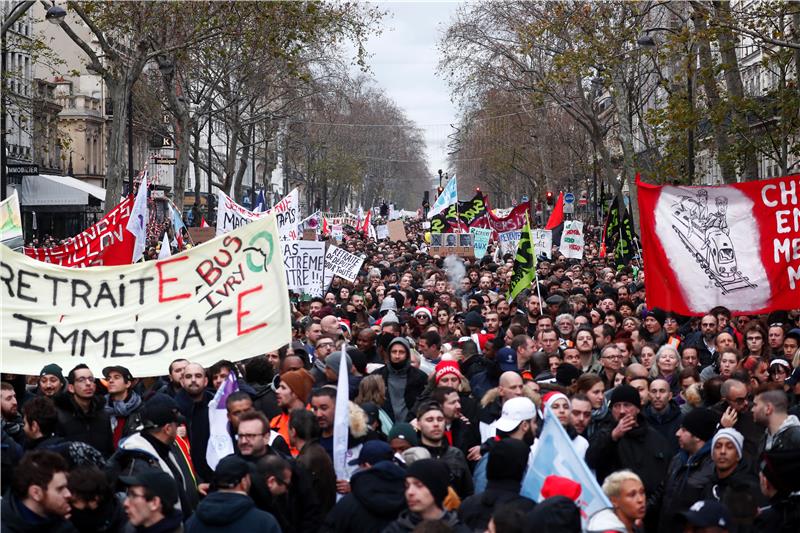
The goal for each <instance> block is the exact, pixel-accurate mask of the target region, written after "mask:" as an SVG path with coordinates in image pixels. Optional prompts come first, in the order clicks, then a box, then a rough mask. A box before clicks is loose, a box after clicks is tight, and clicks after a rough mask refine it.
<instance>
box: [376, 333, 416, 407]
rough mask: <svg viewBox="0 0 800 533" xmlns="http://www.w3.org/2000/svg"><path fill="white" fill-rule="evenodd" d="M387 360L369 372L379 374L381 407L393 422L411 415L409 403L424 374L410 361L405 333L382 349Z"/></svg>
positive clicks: (412, 405) (410, 403) (409, 348)
mask: <svg viewBox="0 0 800 533" xmlns="http://www.w3.org/2000/svg"><path fill="white" fill-rule="evenodd" d="M386 351H387V353H388V361H387V362H388V364H386V365H384V366H382V367H381V368H378V369H377V370H375V371H374V372H373V373H372V374H373V375H378V376H380V377H381V378H383V382H384V384H385V385H386V401H385V402H384V404H383V406H382V407H383V410H384V411H386V413H387V414H388V415H389V416H390V417H391V418H392V420H393V421H395V422H409V421H411V419H413V418H414V413H413V407H414V404H415V403H416V401H417V398H418V397H419V396H420V395H421V394H422V392H423V391H424V390H425V386H426V385H427V383H428V376H426V375H425V372H423V371H422V370H420V369H419V368H415V367H413V366H412V365H411V345H410V344H409V342H408V340H407V339H406V338H405V337H395V338H394V339H392V341H391V342H389V345H388V346H387V349H386Z"/></svg>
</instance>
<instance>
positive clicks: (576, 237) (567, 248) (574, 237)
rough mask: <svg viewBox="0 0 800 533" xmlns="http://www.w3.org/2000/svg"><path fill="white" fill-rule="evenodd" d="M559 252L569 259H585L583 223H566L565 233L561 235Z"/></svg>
mask: <svg viewBox="0 0 800 533" xmlns="http://www.w3.org/2000/svg"><path fill="white" fill-rule="evenodd" d="M559 251H560V252H561V253H562V254H563V255H564V257H566V258H567V259H582V258H583V222H581V221H579V220H566V221H564V232H563V233H562V234H561V246H560V247H559Z"/></svg>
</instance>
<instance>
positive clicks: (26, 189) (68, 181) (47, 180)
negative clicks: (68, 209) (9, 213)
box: [18, 174, 106, 206]
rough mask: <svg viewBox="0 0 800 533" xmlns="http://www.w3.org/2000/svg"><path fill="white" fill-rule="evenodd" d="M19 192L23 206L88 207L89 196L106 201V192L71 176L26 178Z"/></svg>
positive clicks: (42, 175) (44, 175) (47, 175)
mask: <svg viewBox="0 0 800 533" xmlns="http://www.w3.org/2000/svg"><path fill="white" fill-rule="evenodd" d="M18 190H19V203H20V205H22V206H45V205H87V204H88V203H89V196H93V197H95V198H97V199H98V200H100V201H105V199H106V190H105V189H103V188H102V187H98V186H96V185H92V184H90V183H86V182H85V181H81V180H79V179H76V178H73V177H71V176H53V175H50V174H39V175H38V176H25V177H24V178H22V185H21V186H20V187H19V188H18Z"/></svg>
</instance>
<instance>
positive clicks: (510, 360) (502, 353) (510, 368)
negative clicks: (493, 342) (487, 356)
mask: <svg viewBox="0 0 800 533" xmlns="http://www.w3.org/2000/svg"><path fill="white" fill-rule="evenodd" d="M495 359H497V364H498V365H499V366H500V370H501V371H502V372H515V371H516V370H517V352H515V351H514V350H512V349H511V348H509V347H505V348H500V349H499V350H498V351H497V355H496V356H495Z"/></svg>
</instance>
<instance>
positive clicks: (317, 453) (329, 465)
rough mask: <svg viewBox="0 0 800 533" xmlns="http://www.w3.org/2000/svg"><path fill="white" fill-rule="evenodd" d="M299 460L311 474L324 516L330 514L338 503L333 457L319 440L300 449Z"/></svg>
mask: <svg viewBox="0 0 800 533" xmlns="http://www.w3.org/2000/svg"><path fill="white" fill-rule="evenodd" d="M286 453H289V451H288V449H287V451H286ZM297 462H298V464H300V465H302V466H303V467H304V468H305V469H306V470H307V471H308V472H309V473H310V474H311V486H312V487H313V489H314V492H315V493H316V494H317V496H318V497H319V503H320V510H321V512H322V514H323V516H324V515H326V514H328V511H330V510H331V509H332V508H333V506H334V504H335V503H336V472H335V471H334V469H333V461H331V457H330V456H329V455H328V452H326V451H325V448H323V447H322V446H320V444H319V443H318V442H313V441H312V442H307V443H306V444H305V445H304V446H303V448H302V449H301V450H300V454H299V455H298V456H297Z"/></svg>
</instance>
